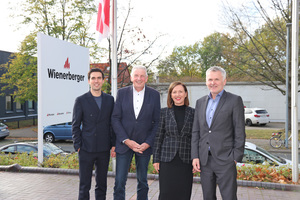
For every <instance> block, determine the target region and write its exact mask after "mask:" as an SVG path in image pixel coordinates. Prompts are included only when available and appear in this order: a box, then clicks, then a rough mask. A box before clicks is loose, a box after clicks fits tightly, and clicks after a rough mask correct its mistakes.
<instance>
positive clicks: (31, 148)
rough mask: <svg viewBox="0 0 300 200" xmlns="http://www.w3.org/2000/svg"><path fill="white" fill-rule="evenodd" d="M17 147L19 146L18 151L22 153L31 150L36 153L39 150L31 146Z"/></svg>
mask: <svg viewBox="0 0 300 200" xmlns="http://www.w3.org/2000/svg"><path fill="white" fill-rule="evenodd" d="M17 148H18V149H17V151H18V152H20V153H30V152H33V153H36V152H37V150H36V149H35V148H34V147H31V146H25V145H20V146H18V147H17Z"/></svg>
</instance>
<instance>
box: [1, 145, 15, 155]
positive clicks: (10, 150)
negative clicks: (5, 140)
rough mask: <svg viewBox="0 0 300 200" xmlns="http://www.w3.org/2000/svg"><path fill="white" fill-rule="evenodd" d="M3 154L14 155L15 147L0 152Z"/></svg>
mask: <svg viewBox="0 0 300 200" xmlns="http://www.w3.org/2000/svg"><path fill="white" fill-rule="evenodd" d="M2 152H4V153H15V146H9V147H6V148H5V149H3V150H2Z"/></svg>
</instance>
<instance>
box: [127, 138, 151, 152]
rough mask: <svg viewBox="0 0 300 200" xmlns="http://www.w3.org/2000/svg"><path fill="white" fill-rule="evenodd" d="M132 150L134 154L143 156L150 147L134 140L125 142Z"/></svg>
mask: <svg viewBox="0 0 300 200" xmlns="http://www.w3.org/2000/svg"><path fill="white" fill-rule="evenodd" d="M124 143H125V144H126V145H127V146H128V147H129V148H130V149H132V150H133V151H134V152H137V153H140V154H142V153H143V152H144V151H145V150H146V149H148V148H149V147H150V145H149V144H147V143H142V144H138V143H136V142H135V141H133V140H130V139H127V140H125V142H124Z"/></svg>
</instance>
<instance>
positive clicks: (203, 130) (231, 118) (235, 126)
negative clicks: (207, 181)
mask: <svg viewBox="0 0 300 200" xmlns="http://www.w3.org/2000/svg"><path fill="white" fill-rule="evenodd" d="M207 103H208V96H204V97H202V98H200V99H198V100H197V102H196V108H195V116H194V123H193V131H192V146H191V158H192V159H194V158H199V159H200V165H204V166H205V165H206V164H207V159H208V148H209V146H210V151H211V154H212V156H213V158H214V159H215V161H216V162H217V164H219V165H226V164H228V163H230V162H233V161H234V160H235V161H237V162H241V161H242V159H243V154H244V145H245V138H246V134H245V116H244V105H243V101H242V98H241V97H240V96H237V95H234V94H232V93H229V92H226V91H225V90H224V93H223V94H222V96H221V99H220V101H219V104H218V106H217V108H216V111H215V113H214V116H213V120H212V123H211V126H210V128H209V127H208V124H207V122H206V106H207Z"/></svg>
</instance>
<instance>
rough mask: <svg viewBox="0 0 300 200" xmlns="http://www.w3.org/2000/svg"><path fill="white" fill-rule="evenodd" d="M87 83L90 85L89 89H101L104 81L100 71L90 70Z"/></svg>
mask: <svg viewBox="0 0 300 200" xmlns="http://www.w3.org/2000/svg"><path fill="white" fill-rule="evenodd" d="M88 83H89V84H90V86H91V90H93V91H101V88H102V85H103V83H104V79H103V77H102V73H101V72H92V73H91V74H90V79H89V80H88Z"/></svg>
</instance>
